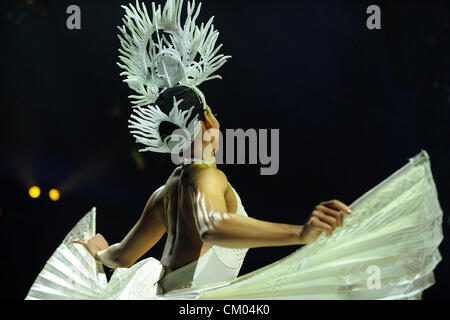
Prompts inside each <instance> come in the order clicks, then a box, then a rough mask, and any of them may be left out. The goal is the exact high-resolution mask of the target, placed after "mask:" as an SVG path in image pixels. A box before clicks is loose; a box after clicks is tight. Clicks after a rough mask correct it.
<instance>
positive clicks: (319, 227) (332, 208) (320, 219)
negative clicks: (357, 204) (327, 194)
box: [300, 200, 352, 244]
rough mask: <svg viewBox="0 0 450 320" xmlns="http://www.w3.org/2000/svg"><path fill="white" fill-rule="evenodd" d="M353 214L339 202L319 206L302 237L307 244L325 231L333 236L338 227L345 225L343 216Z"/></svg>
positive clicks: (332, 201) (327, 202) (304, 228)
mask: <svg viewBox="0 0 450 320" xmlns="http://www.w3.org/2000/svg"><path fill="white" fill-rule="evenodd" d="M344 213H345V214H351V213H352V210H351V209H350V208H349V207H348V206H346V205H345V204H343V203H342V202H340V201H338V200H330V201H325V202H321V203H320V204H318V205H317V206H316V207H315V208H314V210H313V212H312V214H311V217H310V218H309V220H308V222H307V223H306V224H305V225H304V226H303V229H302V231H301V234H300V237H301V239H302V241H303V242H304V243H305V244H310V243H313V242H314V241H316V240H317V238H318V237H319V236H320V234H321V233H322V232H323V231H325V232H326V233H327V236H331V235H332V234H333V231H334V230H335V229H336V228H337V227H341V226H342V225H343V221H344V217H343V214H344Z"/></svg>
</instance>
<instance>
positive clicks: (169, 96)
mask: <svg viewBox="0 0 450 320" xmlns="http://www.w3.org/2000/svg"><path fill="white" fill-rule="evenodd" d="M173 97H175V98H176V100H177V101H179V100H181V99H183V101H181V103H180V104H179V105H178V109H179V110H189V109H190V108H192V106H194V109H193V110H192V113H191V116H190V118H189V119H188V121H191V120H192V119H193V118H194V117H195V116H196V115H197V114H198V115H199V116H198V119H199V120H201V121H203V120H204V119H203V112H204V109H203V102H202V100H201V99H200V97H199V96H198V95H197V93H196V92H195V91H194V89H192V88H189V87H187V86H175V87H171V88H167V89H166V90H164V91H163V92H162V93H160V95H159V96H158V99H156V101H155V103H154V104H155V105H157V106H158V107H159V108H160V109H161V111H162V112H164V113H165V114H169V112H170V110H172V108H173ZM188 123H189V122H188ZM176 129H180V128H179V127H178V126H177V125H175V124H173V123H171V122H167V121H163V122H161V124H160V125H159V134H160V136H161V138H162V139H163V140H164V138H166V137H167V136H169V135H171V134H172V132H173V131H174V130H176Z"/></svg>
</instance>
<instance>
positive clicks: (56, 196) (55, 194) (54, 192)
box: [48, 189, 59, 201]
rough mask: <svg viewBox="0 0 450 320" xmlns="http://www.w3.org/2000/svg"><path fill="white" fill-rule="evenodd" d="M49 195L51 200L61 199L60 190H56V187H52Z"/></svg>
mask: <svg viewBox="0 0 450 320" xmlns="http://www.w3.org/2000/svg"><path fill="white" fill-rule="evenodd" d="M48 196H49V198H50V200H52V201H58V200H59V191H58V190H56V189H51V190H50V191H49V192H48Z"/></svg>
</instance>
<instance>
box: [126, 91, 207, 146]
mask: <svg viewBox="0 0 450 320" xmlns="http://www.w3.org/2000/svg"><path fill="white" fill-rule="evenodd" d="M182 101H183V100H182V99H180V100H179V101H176V98H175V97H173V107H172V110H171V111H170V113H169V115H167V114H165V113H164V112H162V111H161V109H159V107H158V106H156V105H149V106H146V107H138V108H135V109H134V113H135V114H132V115H131V119H130V120H128V122H129V123H130V125H129V126H128V128H130V129H133V130H132V131H131V133H132V134H133V137H134V138H135V139H136V142H137V143H141V144H144V145H146V146H147V147H146V148H143V149H140V150H139V151H140V152H143V151H153V152H162V153H172V152H180V151H182V150H185V149H186V148H189V147H190V146H191V143H192V142H193V141H194V139H195V137H196V136H197V134H198V132H199V130H200V121H199V120H198V115H195V117H194V118H193V119H192V120H190V121H189V118H190V117H191V114H192V110H193V109H194V106H192V107H191V108H190V109H189V110H184V111H182V110H179V109H178V106H179V105H180V103H181V102H182ZM162 122H170V123H172V124H174V125H176V126H178V127H179V128H180V129H179V130H175V131H174V132H173V133H172V134H171V135H169V136H168V137H166V138H165V139H162V138H161V135H160V133H159V126H160V125H161V123H162Z"/></svg>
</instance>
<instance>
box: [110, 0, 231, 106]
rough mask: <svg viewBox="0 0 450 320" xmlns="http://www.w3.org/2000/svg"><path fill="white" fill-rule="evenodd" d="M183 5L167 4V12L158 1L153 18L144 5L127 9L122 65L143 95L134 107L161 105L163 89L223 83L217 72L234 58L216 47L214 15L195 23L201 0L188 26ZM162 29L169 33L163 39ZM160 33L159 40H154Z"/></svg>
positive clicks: (176, 0)
mask: <svg viewBox="0 0 450 320" xmlns="http://www.w3.org/2000/svg"><path fill="white" fill-rule="evenodd" d="M182 6H183V0H167V2H166V4H165V5H164V8H163V9H162V8H161V5H158V7H156V5H155V3H154V2H152V10H151V13H152V19H150V17H149V14H148V12H147V8H146V6H145V4H144V3H141V4H139V2H138V1H136V6H133V5H131V4H130V5H129V6H128V7H127V6H122V7H123V8H124V9H125V13H126V14H125V17H124V19H122V21H123V23H124V25H123V26H122V27H118V28H119V30H120V32H121V35H119V39H120V43H121V46H122V48H121V49H119V52H120V53H121V55H120V56H119V58H120V60H121V63H118V65H119V67H121V68H122V69H124V71H123V72H122V73H121V75H123V76H126V79H125V80H124V81H125V82H127V83H128V85H129V87H130V88H131V89H133V90H134V91H136V93H137V95H131V96H129V98H131V99H134V101H132V104H134V107H139V106H143V105H148V104H151V103H153V102H155V101H156V99H157V98H158V95H159V93H160V92H161V91H163V90H164V89H165V88H169V87H172V86H174V85H186V86H189V87H196V86H198V85H200V84H201V83H202V82H204V81H207V80H211V79H214V78H219V79H221V76H220V75H212V74H213V73H214V72H215V71H217V69H219V68H220V67H221V66H222V65H223V64H224V63H225V62H226V60H227V59H228V58H231V56H225V55H223V54H217V53H218V51H219V49H220V48H221V47H222V44H220V45H219V46H217V47H216V46H215V45H216V41H217V38H218V36H219V32H218V31H217V30H214V25H213V24H212V22H213V19H214V17H211V18H210V19H209V21H208V22H207V23H206V24H203V23H202V24H201V25H200V27H198V26H197V25H196V24H195V23H196V19H197V17H198V15H199V13H200V8H201V3H199V5H198V6H197V7H196V6H195V0H194V1H193V2H192V4H191V2H190V1H189V2H188V4H187V17H186V20H185V22H184V26H182V25H181V11H182ZM158 30H161V31H163V32H165V34H161V35H160V34H159V33H158V32H157V31H158ZM154 33H156V40H154V39H153V38H152V36H153V34H154ZM197 56H199V58H197ZM196 59H197V60H198V61H196Z"/></svg>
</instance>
